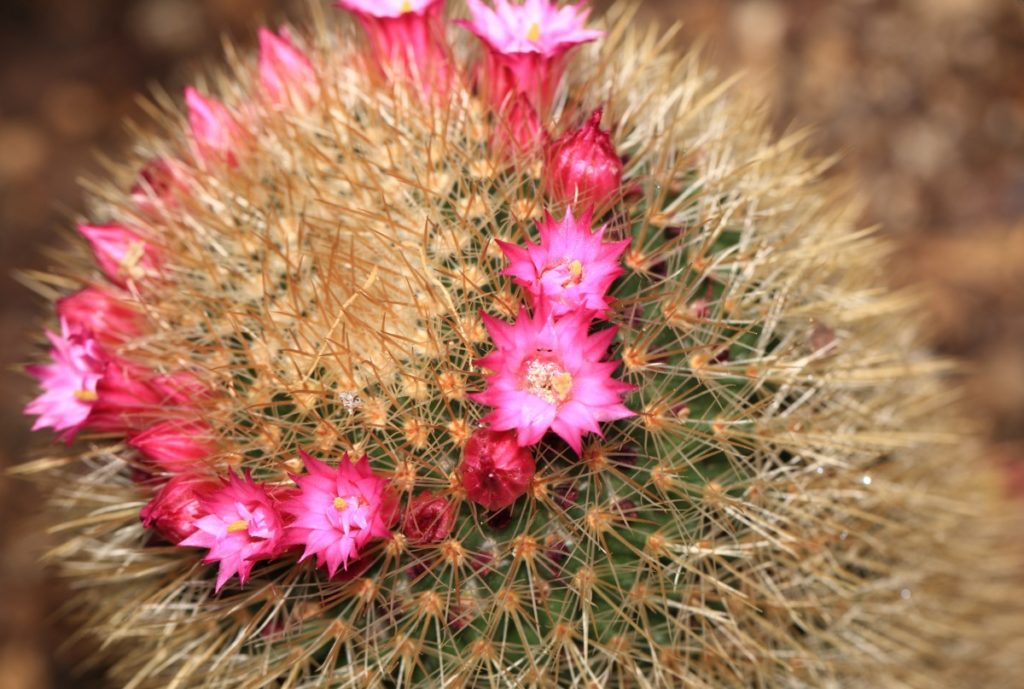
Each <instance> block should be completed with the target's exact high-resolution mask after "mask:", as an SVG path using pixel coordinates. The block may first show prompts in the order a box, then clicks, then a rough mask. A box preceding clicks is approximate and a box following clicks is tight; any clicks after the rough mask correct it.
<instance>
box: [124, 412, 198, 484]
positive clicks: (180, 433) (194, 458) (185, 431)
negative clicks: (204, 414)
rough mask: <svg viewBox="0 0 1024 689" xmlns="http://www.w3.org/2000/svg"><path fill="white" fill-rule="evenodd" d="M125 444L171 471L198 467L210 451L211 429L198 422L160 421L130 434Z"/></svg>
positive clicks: (181, 420)
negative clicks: (132, 434)
mask: <svg viewBox="0 0 1024 689" xmlns="http://www.w3.org/2000/svg"><path fill="white" fill-rule="evenodd" d="M128 444H129V445H131V446H132V447H134V448H135V449H136V450H138V451H139V452H140V453H142V455H143V456H144V457H145V458H146V459H148V460H150V461H152V462H154V463H155V464H157V465H159V466H160V467H161V468H163V469H166V470H167V471H172V472H183V471H189V470H191V469H194V468H196V467H197V466H201V465H202V464H203V463H204V462H205V461H206V460H207V459H208V458H209V457H210V455H212V454H213V453H214V452H216V449H217V448H216V445H215V444H214V442H213V429H211V428H210V427H209V426H208V425H207V424H205V423H203V422H202V421H186V420H184V419H174V420H170V421H162V422H160V423H158V424H156V425H155V426H151V427H149V428H147V429H146V430H144V431H142V432H141V433H138V434H136V435H134V436H132V437H131V438H130V439H129V440H128Z"/></svg>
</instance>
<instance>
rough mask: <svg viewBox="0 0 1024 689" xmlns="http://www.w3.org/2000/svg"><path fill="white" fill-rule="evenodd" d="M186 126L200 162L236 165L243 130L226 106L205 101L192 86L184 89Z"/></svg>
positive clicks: (210, 100)
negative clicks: (236, 152) (186, 111)
mask: <svg viewBox="0 0 1024 689" xmlns="http://www.w3.org/2000/svg"><path fill="white" fill-rule="evenodd" d="M185 105H186V107H187V108H188V123H189V127H190V128H191V129H192V140H193V142H194V143H195V146H196V157H197V158H199V159H200V160H205V161H210V160H220V161H223V162H226V163H228V164H229V165H234V164H235V160H236V158H235V151H236V150H237V149H238V147H239V145H240V144H241V141H242V139H243V137H244V132H243V130H242V127H241V126H240V125H239V124H238V122H237V121H236V119H235V117H234V115H232V114H231V111H230V110H228V108H227V106H225V105H224V104H223V103H221V102H220V101H218V100H215V99H213V98H207V97H206V96H204V95H203V94H201V93H199V91H197V90H195V89H194V88H192V87H191V86H189V87H187V88H186V89H185Z"/></svg>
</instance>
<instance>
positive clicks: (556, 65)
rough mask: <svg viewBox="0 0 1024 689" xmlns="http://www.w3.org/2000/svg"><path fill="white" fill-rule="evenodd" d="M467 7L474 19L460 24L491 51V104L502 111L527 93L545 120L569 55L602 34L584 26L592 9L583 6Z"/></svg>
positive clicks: (474, 1)
mask: <svg viewBox="0 0 1024 689" xmlns="http://www.w3.org/2000/svg"><path fill="white" fill-rule="evenodd" d="M468 4H469V11H470V14H471V18H470V20H469V21H461V22H459V23H460V24H461V25H462V26H464V27H466V28H467V29H469V30H470V31H472V32H473V33H474V34H476V35H477V37H479V38H480V40H482V41H483V42H484V45H485V46H486V48H487V56H486V62H485V65H484V74H483V88H484V91H485V93H486V94H487V97H488V99H489V100H490V101H491V104H492V105H493V106H494V107H495V108H499V109H500V108H501V107H502V105H503V104H504V102H505V99H506V98H507V97H508V95H509V94H511V93H522V94H525V95H526V96H527V97H528V99H529V101H530V105H532V106H533V108H534V109H535V110H536V111H537V113H538V114H539V115H540V117H541V118H542V119H546V117H547V115H548V112H549V110H550V107H551V103H552V101H553V100H554V94H555V90H556V89H557V88H558V83H559V81H561V78H562V73H563V72H564V70H565V56H566V54H567V53H568V51H569V50H570V49H571V48H572V47H573V46H576V45H579V44H581V43H587V42H589V41H593V40H595V39H597V38H599V37H600V36H601V35H602V34H601V32H600V31H594V30H592V29H587V28H586V26H585V25H586V21H587V16H588V15H589V14H590V10H589V9H587V8H584V7H583V5H584V4H585V3H584V2H580V3H578V4H576V5H567V6H565V7H561V8H559V7H558V5H557V4H555V3H554V2H552V1H551V0H525V1H524V2H523V3H521V4H512V3H510V2H509V0H495V6H494V9H491V8H490V7H488V6H487V5H485V4H484V3H483V2H482V1H481V0H468Z"/></svg>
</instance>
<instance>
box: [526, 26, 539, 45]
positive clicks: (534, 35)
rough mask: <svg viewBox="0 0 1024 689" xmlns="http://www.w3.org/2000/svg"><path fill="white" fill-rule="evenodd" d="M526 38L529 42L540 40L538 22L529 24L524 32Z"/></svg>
mask: <svg viewBox="0 0 1024 689" xmlns="http://www.w3.org/2000/svg"><path fill="white" fill-rule="evenodd" d="M526 40H528V41H530V42H531V43H536V42H537V41H539V40H540V24H538V23H537V22H534V23H532V24H530V30H529V31H527V32H526Z"/></svg>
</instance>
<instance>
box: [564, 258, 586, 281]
mask: <svg viewBox="0 0 1024 689" xmlns="http://www.w3.org/2000/svg"><path fill="white" fill-rule="evenodd" d="M582 281H583V264H582V263H581V262H580V261H578V260H573V261H569V279H568V280H566V281H565V282H563V283H562V287H568V286H569V285H578V284H580V282H582Z"/></svg>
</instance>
